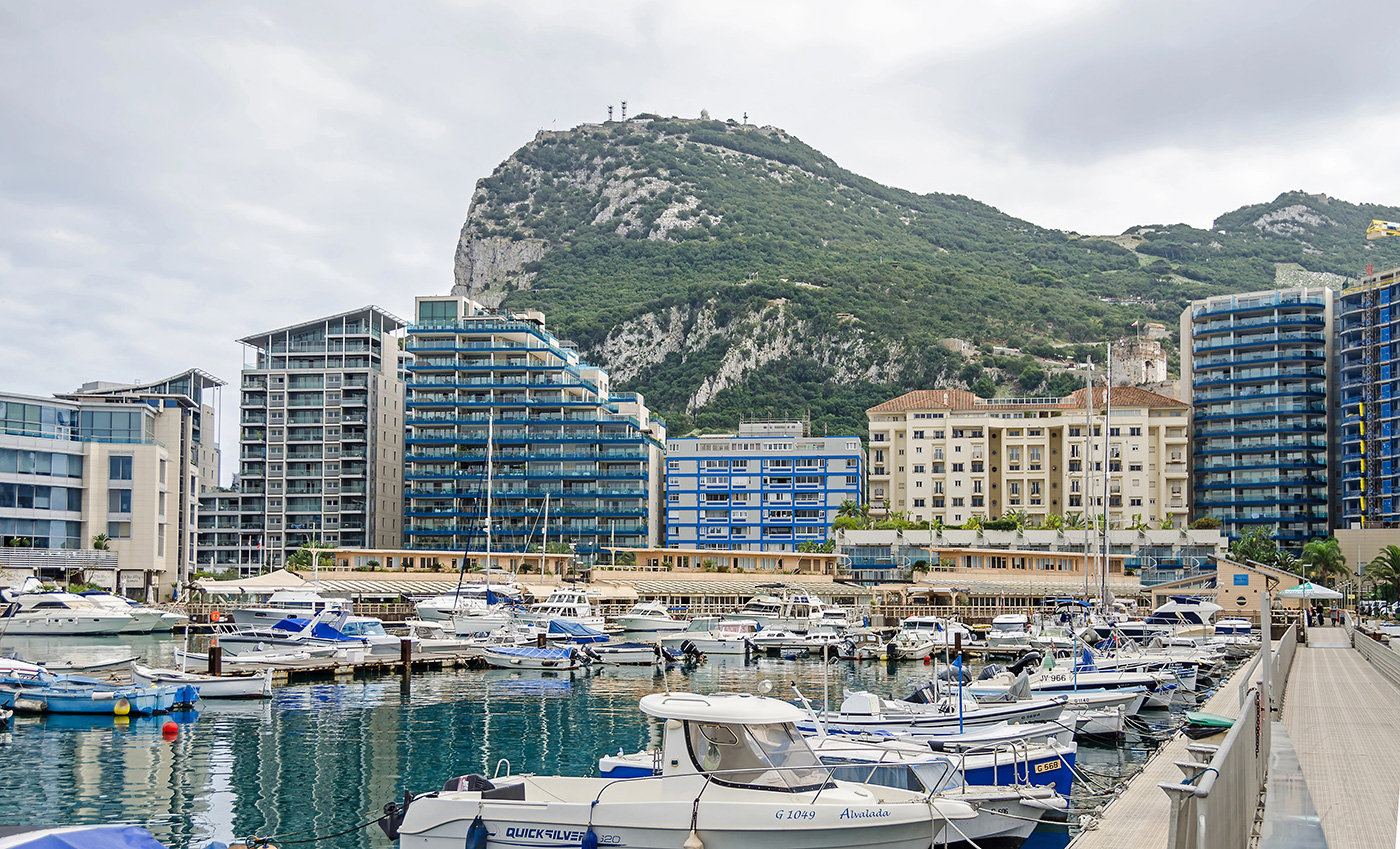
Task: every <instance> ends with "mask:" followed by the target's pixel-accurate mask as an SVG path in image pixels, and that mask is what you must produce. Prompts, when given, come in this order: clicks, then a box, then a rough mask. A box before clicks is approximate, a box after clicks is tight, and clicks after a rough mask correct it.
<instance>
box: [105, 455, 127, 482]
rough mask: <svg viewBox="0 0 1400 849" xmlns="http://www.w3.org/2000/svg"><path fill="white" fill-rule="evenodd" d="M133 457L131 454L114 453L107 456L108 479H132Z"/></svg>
mask: <svg viewBox="0 0 1400 849" xmlns="http://www.w3.org/2000/svg"><path fill="white" fill-rule="evenodd" d="M132 459H133V458H132V457H131V455H129V454H113V455H112V456H111V457H108V458H107V466H108V469H107V479H108V480H114V481H129V480H131V463H132Z"/></svg>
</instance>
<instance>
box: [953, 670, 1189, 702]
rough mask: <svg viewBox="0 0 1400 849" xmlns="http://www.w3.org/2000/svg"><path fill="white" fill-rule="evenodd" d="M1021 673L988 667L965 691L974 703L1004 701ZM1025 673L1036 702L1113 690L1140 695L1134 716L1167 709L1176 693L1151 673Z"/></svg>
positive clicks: (1161, 676)
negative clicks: (1152, 709) (1146, 710)
mask: <svg viewBox="0 0 1400 849" xmlns="http://www.w3.org/2000/svg"><path fill="white" fill-rule="evenodd" d="M1020 671H1021V670H1017V671H1015V672H1009V671H998V670H997V669H996V668H995V667H987V668H986V669H984V670H983V674H984V675H986V676H987V677H985V678H980V679H979V680H977V681H974V682H972V683H971V684H969V685H967V687H965V688H964V689H965V691H966V692H968V693H971V694H972V695H973V697H975V698H977V699H995V698H999V697H1004V696H1005V694H1006V693H1007V692H1008V690H1010V689H1011V687H1012V686H1013V685H1014V684H1015V683H1016V678H1017V675H1018V674H1019V672H1020ZM1025 671H1026V672H1028V673H1029V675H1028V682H1029V685H1030V691H1031V693H1032V694H1033V695H1034V696H1035V697H1038V698H1047V697H1050V696H1069V695H1071V694H1073V693H1080V692H1105V691H1115V690H1128V691H1132V692H1134V693H1141V694H1142V695H1143V702H1142V703H1141V704H1140V705H1137V709H1136V710H1134V713H1136V712H1137V711H1138V710H1141V709H1143V708H1166V707H1170V705H1171V698H1172V693H1173V692H1174V691H1175V689H1176V686H1175V682H1174V681H1173V679H1172V678H1171V677H1170V676H1168V675H1164V674H1159V673H1154V672H1097V671H1087V670H1075V669H1074V668H1072V667H1071V668H1068V669H1066V668H1053V669H1043V668H1041V669H1033V670H1032V669H1027V670H1025Z"/></svg>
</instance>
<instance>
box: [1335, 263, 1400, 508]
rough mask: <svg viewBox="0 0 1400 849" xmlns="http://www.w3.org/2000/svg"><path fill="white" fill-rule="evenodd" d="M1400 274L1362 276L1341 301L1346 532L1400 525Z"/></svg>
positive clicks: (1339, 366)
mask: <svg viewBox="0 0 1400 849" xmlns="http://www.w3.org/2000/svg"><path fill="white" fill-rule="evenodd" d="M1398 310H1400V269H1390V270H1389V271H1382V272H1380V273H1379V274H1372V275H1369V276H1367V277H1365V278H1362V280H1361V281H1360V283H1359V284H1358V285H1355V286H1351V287H1348V288H1346V289H1343V290H1342V292H1341V294H1340V295H1339V297H1338V303H1337V352H1336V354H1337V396H1338V407H1337V431H1338V446H1337V447H1338V453H1339V455H1340V464H1341V482H1340V485H1341V513H1340V515H1341V521H1339V522H1337V523H1336V524H1337V525H1338V526H1339V527H1347V526H1351V527H1359V526H1361V525H1362V524H1363V522H1364V526H1365V527H1367V528H1380V527H1390V528H1393V527H1395V526H1396V524H1397V523H1400V440H1397V437H1400V311H1398Z"/></svg>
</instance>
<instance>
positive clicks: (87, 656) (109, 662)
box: [42, 648, 140, 672]
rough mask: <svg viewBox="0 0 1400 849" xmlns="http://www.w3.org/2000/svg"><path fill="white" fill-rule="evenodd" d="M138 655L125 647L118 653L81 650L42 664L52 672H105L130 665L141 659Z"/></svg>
mask: <svg viewBox="0 0 1400 849" xmlns="http://www.w3.org/2000/svg"><path fill="white" fill-rule="evenodd" d="M139 659H140V658H139V657H138V656H137V655H134V654H131V653H130V652H128V651H126V650H125V648H122V649H119V650H118V653H117V654H110V653H105V652H104V653H98V654H95V655H94V654H92V653H90V652H87V651H85V652H80V653H78V654H70V655H68V656H66V657H62V658H58V659H50V660H46V661H44V663H43V664H42V665H43V667H44V668H45V669H47V670H48V671H50V672H105V671H107V670H110V669H120V668H123V667H126V666H130V665H131V663H132V662H133V661H136V660H139Z"/></svg>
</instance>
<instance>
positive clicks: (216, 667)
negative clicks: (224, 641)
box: [209, 637, 224, 675]
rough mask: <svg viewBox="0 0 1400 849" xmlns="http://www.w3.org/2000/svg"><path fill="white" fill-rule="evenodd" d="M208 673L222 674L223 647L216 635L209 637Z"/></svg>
mask: <svg viewBox="0 0 1400 849" xmlns="http://www.w3.org/2000/svg"><path fill="white" fill-rule="evenodd" d="M209 674H210V675H223V674H224V647H223V646H221V645H219V638H218V637H210V638H209Z"/></svg>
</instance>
